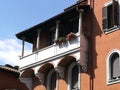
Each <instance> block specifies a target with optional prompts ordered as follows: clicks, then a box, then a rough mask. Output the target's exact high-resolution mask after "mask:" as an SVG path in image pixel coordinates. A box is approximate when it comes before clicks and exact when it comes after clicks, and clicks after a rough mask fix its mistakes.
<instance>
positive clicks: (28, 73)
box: [20, 68, 34, 90]
mask: <svg viewBox="0 0 120 90" xmlns="http://www.w3.org/2000/svg"><path fill="white" fill-rule="evenodd" d="M33 76H34V70H33V69H31V68H30V69H27V70H25V71H23V73H22V74H21V76H20V81H21V82H22V83H24V84H26V86H27V87H28V88H29V90H32V86H33Z"/></svg>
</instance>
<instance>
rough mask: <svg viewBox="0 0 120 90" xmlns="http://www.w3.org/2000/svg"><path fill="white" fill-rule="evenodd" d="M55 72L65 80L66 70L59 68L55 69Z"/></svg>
mask: <svg viewBox="0 0 120 90" xmlns="http://www.w3.org/2000/svg"><path fill="white" fill-rule="evenodd" d="M55 70H56V71H57V73H58V75H59V76H60V77H61V78H64V70H65V69H64V68H63V67H61V66H57V67H55Z"/></svg>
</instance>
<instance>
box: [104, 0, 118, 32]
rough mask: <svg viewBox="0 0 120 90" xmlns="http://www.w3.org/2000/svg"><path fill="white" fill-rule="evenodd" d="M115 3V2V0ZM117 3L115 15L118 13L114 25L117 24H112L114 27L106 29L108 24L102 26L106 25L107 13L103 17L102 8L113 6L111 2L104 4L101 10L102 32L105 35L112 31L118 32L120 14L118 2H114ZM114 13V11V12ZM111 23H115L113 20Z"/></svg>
mask: <svg viewBox="0 0 120 90" xmlns="http://www.w3.org/2000/svg"><path fill="white" fill-rule="evenodd" d="M115 1H116V0H115ZM116 2H117V3H118V8H117V12H116V14H117V13H118V17H117V18H118V19H117V20H118V21H117V22H116V23H118V24H117V25H116V24H113V25H114V26H113V27H111V28H108V24H106V25H107V26H106V25H105V24H104V23H107V22H108V15H107V14H108V13H106V17H105V16H104V14H103V12H104V9H103V8H106V9H107V8H108V7H109V6H110V5H112V4H113V2H112V1H110V2H107V3H105V4H104V7H103V8H102V31H103V32H104V33H105V34H108V33H111V32H113V31H116V30H119V29H120V20H119V19H120V13H119V11H120V7H119V1H116ZM106 11H108V10H106ZM115 11H116V10H115ZM105 19H106V22H103V20H105ZM113 22H115V20H114V21H113ZM104 26H105V27H106V28H104Z"/></svg>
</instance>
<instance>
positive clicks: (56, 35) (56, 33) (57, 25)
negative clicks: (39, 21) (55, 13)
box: [55, 21, 60, 40]
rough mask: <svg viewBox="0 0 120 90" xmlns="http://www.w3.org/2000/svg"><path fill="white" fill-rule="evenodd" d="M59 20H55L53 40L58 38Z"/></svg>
mask: <svg viewBox="0 0 120 90" xmlns="http://www.w3.org/2000/svg"><path fill="white" fill-rule="evenodd" d="M59 24H60V21H56V31H55V40H57V39H58V34H59Z"/></svg>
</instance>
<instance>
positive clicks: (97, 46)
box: [84, 0, 120, 90]
mask: <svg viewBox="0 0 120 90" xmlns="http://www.w3.org/2000/svg"><path fill="white" fill-rule="evenodd" d="M107 1H110V0H94V8H93V9H94V13H93V14H94V16H93V25H92V36H93V37H92V50H93V53H92V62H93V66H92V68H93V76H94V77H93V88H92V89H90V90H119V89H120V84H119V83H118V84H113V85H107V84H106V78H107V77H106V57H107V55H108V53H109V51H111V50H113V49H119V50H120V42H119V41H120V31H119V30H117V31H115V32H111V33H109V34H104V33H103V32H102V7H103V6H104V4H105V3H106V2H107ZM84 78H85V77H84ZM88 87H89V86H88Z"/></svg>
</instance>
